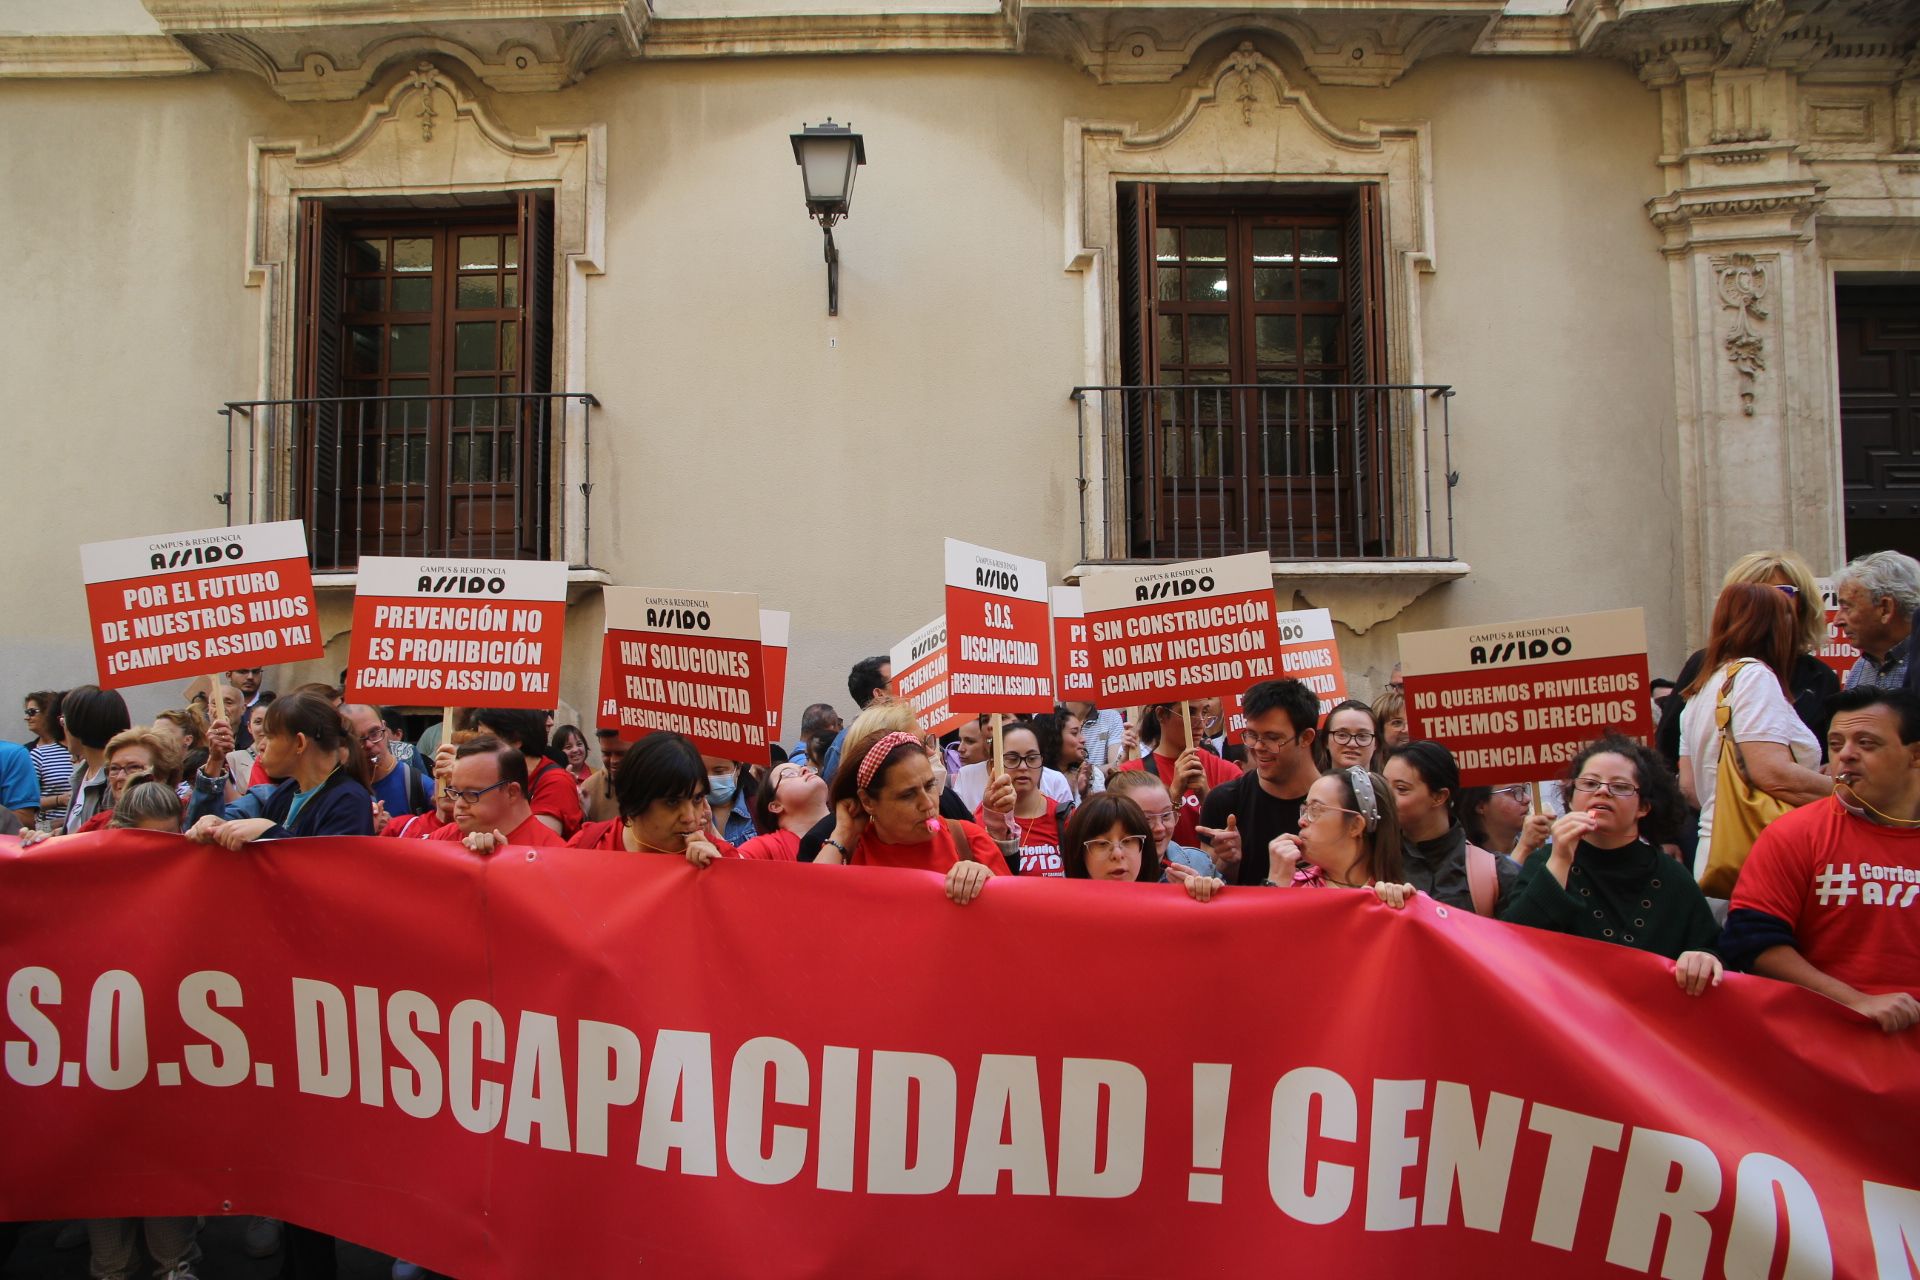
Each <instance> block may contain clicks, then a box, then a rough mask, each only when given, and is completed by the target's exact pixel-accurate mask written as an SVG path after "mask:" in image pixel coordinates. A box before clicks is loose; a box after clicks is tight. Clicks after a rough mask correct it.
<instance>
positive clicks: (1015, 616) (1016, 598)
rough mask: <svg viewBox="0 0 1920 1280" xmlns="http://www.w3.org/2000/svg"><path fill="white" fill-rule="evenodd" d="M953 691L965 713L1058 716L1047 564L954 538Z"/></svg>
mask: <svg viewBox="0 0 1920 1280" xmlns="http://www.w3.org/2000/svg"><path fill="white" fill-rule="evenodd" d="M947 686H948V688H947V701H948V705H949V706H950V707H951V708H952V709H953V710H954V711H956V712H959V713H962V714H977V713H979V712H982V711H987V712H993V713H995V714H998V713H1001V712H1006V713H1009V714H1018V713H1021V712H1027V713H1031V714H1034V715H1045V714H1047V713H1049V712H1051V711H1052V710H1053V704H1054V702H1055V701H1056V699H1055V697H1054V690H1053V636H1052V629H1051V627H1049V625H1048V622H1047V566H1046V565H1045V564H1043V563H1041V562H1040V561H1038V560H1029V559H1027V558H1026V557H1025V556H1015V555H1008V554H1007V553H1006V552H1003V551H990V550H988V549H987V548H985V547H976V546H974V545H973V544H971V543H967V542H958V541H956V540H954V539H952V538H948V539H947Z"/></svg>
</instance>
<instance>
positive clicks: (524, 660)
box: [347, 556, 567, 710]
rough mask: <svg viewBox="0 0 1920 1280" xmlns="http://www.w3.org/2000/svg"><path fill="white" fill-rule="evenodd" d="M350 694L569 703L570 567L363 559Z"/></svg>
mask: <svg viewBox="0 0 1920 1280" xmlns="http://www.w3.org/2000/svg"><path fill="white" fill-rule="evenodd" d="M359 574H360V581H359V586H358V588H357V589H356V591H355V593H354V599H353V640H352V643H351V644H350V645H349V648H348V659H347V663H348V667H347V697H348V698H349V699H350V700H351V701H354V702H371V703H377V704H387V705H398V706H420V707H454V706H461V707H476V706H478V707H523V708H529V709H532V710H548V709H551V708H553V707H556V706H558V705H559V703H560V658H561V650H562V648H563V643H562V638H563V636H564V635H565V633H566V613H567V566H566V565H565V564H563V563H561V562H559V561H557V560H445V559H408V558H402V557H395V556H362V557H361V558H360V567H359Z"/></svg>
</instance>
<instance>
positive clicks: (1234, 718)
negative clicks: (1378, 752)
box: [1227, 609, 1347, 736]
mask: <svg viewBox="0 0 1920 1280" xmlns="http://www.w3.org/2000/svg"><path fill="white" fill-rule="evenodd" d="M1273 620H1274V625H1275V626H1277V627H1278V628H1279V630H1280V678H1281V679H1283V680H1285V679H1293V680H1298V681H1300V682H1301V683H1302V684H1304V685H1306V686H1307V688H1309V689H1311V690H1313V691H1314V693H1315V694H1317V695H1319V698H1320V719H1321V720H1322V721H1323V722H1324V721H1325V720H1326V718H1327V712H1329V711H1331V710H1333V709H1334V708H1335V707H1337V706H1339V705H1340V704H1341V703H1342V702H1345V701H1346V700H1347V672H1346V669H1345V668H1344V667H1342V666H1341V665H1340V645H1339V643H1338V642H1337V641H1336V640H1335V639H1334V638H1333V615H1332V614H1331V613H1328V612H1327V611H1326V610H1325V609H1290V610H1288V611H1286V612H1285V613H1277V614H1275V615H1274V619H1273ZM1243 699H1244V694H1243V693H1236V694H1234V695H1233V698H1232V700H1231V701H1230V702H1229V703H1228V704H1227V734H1228V736H1232V735H1233V734H1236V733H1239V732H1240V731H1241V730H1242V729H1245V728H1246V727H1247V715H1246V711H1245V710H1244V709H1243V707H1242V705H1241V703H1242V701H1243Z"/></svg>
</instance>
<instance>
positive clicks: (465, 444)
mask: <svg viewBox="0 0 1920 1280" xmlns="http://www.w3.org/2000/svg"><path fill="white" fill-rule="evenodd" d="M473 443H474V442H473V433H472V432H471V431H456V432H454V434H453V438H452V439H450V440H448V441H447V453H448V460H449V465H450V466H451V468H452V472H453V479H454V480H455V482H457V483H458V482H465V481H468V480H471V479H473Z"/></svg>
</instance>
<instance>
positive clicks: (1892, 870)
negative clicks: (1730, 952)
mask: <svg viewBox="0 0 1920 1280" xmlns="http://www.w3.org/2000/svg"><path fill="white" fill-rule="evenodd" d="M1730 909H1731V910H1735V911H1738V910H1742V909H1746V910H1751V911H1764V912H1766V913H1767V914H1768V915H1770V916H1774V917H1776V918H1778V919H1781V920H1784V921H1786V922H1787V924H1789V925H1790V926H1792V928H1793V937H1794V942H1795V943H1796V944H1797V946H1798V948H1799V950H1800V954H1801V955H1803V956H1805V957H1806V958H1807V962H1808V963H1809V964H1811V965H1813V966H1814V967H1815V968H1816V969H1819V970H1821V971H1822V972H1825V973H1828V974H1830V975H1832V976H1833V977H1835V978H1838V979H1839V980H1840V981H1842V982H1844V983H1846V984H1847V985H1848V986H1850V987H1853V988H1854V989H1855V990H1858V991H1865V992H1868V993H1870V994H1875V993H1885V992H1889V991H1911V992H1916V993H1920V830H1906V829H1901V828H1897V827H1883V826H1879V825H1877V824H1875V823H1872V822H1868V821H1867V820H1866V819H1865V818H1856V817H1854V816H1853V815H1852V814H1850V813H1848V812H1847V811H1846V809H1845V808H1844V807H1842V805H1841V804H1840V802H1839V801H1838V800H1835V799H1834V798H1833V797H1831V796H1828V797H1827V798H1825V799H1822V800H1816V801H1814V802H1813V803H1812V804H1809V805H1802V806H1801V807H1800V808H1798V809H1795V810H1793V811H1792V812H1791V813H1788V814H1785V815H1783V816H1782V817H1780V818H1777V819H1775V820H1774V821H1773V823H1772V824H1770V825H1769V826H1768V827H1767V829H1766V830H1765V831H1763V832H1761V833H1760V839H1759V840H1757V841H1755V842H1754V846H1753V852H1752V853H1751V854H1749V855H1748V856H1747V861H1746V865H1745V866H1743V867H1741V868H1740V878H1739V879H1738V880H1737V881H1735V882H1734V886H1733V902H1732V906H1731V908H1730Z"/></svg>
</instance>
